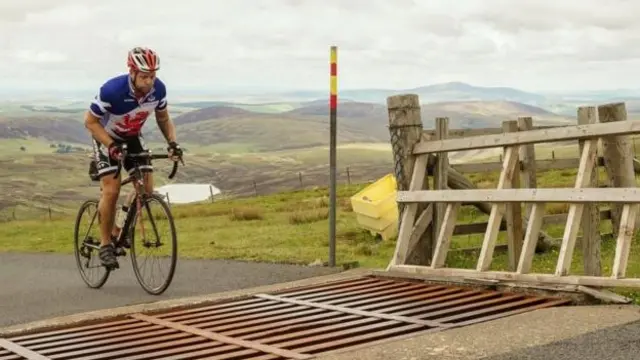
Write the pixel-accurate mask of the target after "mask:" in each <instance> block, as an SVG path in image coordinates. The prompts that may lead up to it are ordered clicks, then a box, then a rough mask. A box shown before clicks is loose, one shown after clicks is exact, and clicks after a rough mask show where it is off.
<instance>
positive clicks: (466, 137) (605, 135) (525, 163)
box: [387, 95, 640, 287]
mask: <svg viewBox="0 0 640 360" xmlns="http://www.w3.org/2000/svg"><path fill="white" fill-rule="evenodd" d="M387 104H388V107H389V114H390V116H389V120H390V127H389V128H390V131H392V135H395V138H396V139H401V140H402V136H399V134H400V135H401V132H399V131H398V130H396V129H399V128H405V127H413V128H419V130H420V131H421V126H422V122H421V120H420V118H419V116H420V112H419V101H418V97H417V96H416V95H397V96H392V97H389V98H388V99H387ZM416 109H417V110H416ZM596 110H597V111H596ZM408 117H413V119H408ZM577 118H578V124H576V125H567V126H543V127H534V126H533V125H532V120H531V118H527V117H522V118H518V120H517V121H515V120H514V121H505V122H504V123H503V127H502V129H500V132H498V130H492V129H473V130H469V131H466V130H465V131H459V132H458V133H457V134H456V133H455V131H450V130H449V129H448V119H447V118H436V126H435V130H433V132H421V134H422V135H421V136H420V137H419V138H418V139H416V138H415V136H414V137H413V138H412V139H411V141H405V143H404V144H401V145H400V146H398V144H393V145H394V158H395V159H396V162H397V163H396V169H402V168H405V169H406V168H409V169H411V172H410V173H409V174H410V177H409V176H407V174H406V173H405V174H404V176H405V179H404V181H403V182H398V195H397V201H398V206H399V207H400V209H401V210H402V211H401V218H400V228H399V233H398V242H397V245H396V251H395V253H394V256H393V258H392V260H391V262H390V264H389V267H388V269H389V270H400V271H407V272H413V273H421V274H427V275H428V274H433V275H437V276H442V275H445V276H456V277H472V278H481V279H491V280H508V281H516V282H517V281H524V282H536V283H547V284H549V283H553V284H573V285H593V286H632V287H640V279H626V278H625V274H626V267H627V261H628V257H629V247H630V243H631V239H632V237H633V235H634V230H635V220H636V218H637V216H638V206H640V205H639V204H640V189H638V188H636V185H635V176H634V175H635V174H634V173H635V171H634V170H635V169H634V167H635V168H637V167H638V166H637V163H636V162H635V161H634V159H633V155H632V151H631V145H630V142H629V141H628V139H629V137H630V135H633V134H640V121H628V120H627V118H626V109H625V104H624V103H615V104H606V105H601V106H599V107H598V108H597V109H596V107H581V108H579V109H578V112H577ZM598 121H599V122H598ZM394 131H395V132H394ZM452 133H453V134H452ZM393 138H394V136H392V139H393ZM405 140H406V139H405ZM567 141H569V142H570V141H576V143H577V145H578V149H579V153H580V157H579V159H552V160H546V161H545V160H543V161H536V160H535V153H534V151H533V145H534V144H539V143H556V142H567ZM599 142H601V144H602V148H603V152H602V156H598V154H597V151H596V149H597V147H598V143H599ZM495 147H501V148H502V149H503V156H502V162H501V163H500V164H499V166H498V165H495V164H494V163H485V164H453V165H451V167H452V168H453V169H455V170H459V171H460V172H464V173H469V172H483V171H496V170H500V176H499V179H498V184H497V188H495V189H450V188H447V185H446V184H447V173H448V172H449V171H450V170H449V160H448V156H447V153H448V152H454V151H467V150H475V149H488V148H495ZM397 149H404V151H403V152H400V151H397ZM407 149H409V150H408V151H407ZM430 156H431V157H433V156H436V163H435V166H434V167H433V169H432V170H431V172H432V174H433V178H434V186H433V189H429V181H428V177H427V173H426V171H425V169H426V167H427V164H428V162H429V161H428V160H429V157H430ZM576 165H577V167H578V171H577V174H576V180H575V184H574V186H573V187H566V188H546V189H545V188H538V186H537V180H536V173H537V170H543V169H544V170H551V169H566V168H570V167H575V166H576ZM598 166H604V167H605V169H606V171H607V174H608V175H609V179H608V180H609V181H608V183H609V184H608V186H607V187H605V188H599V187H596V181H595V180H596V176H595V175H596V173H595V169H596V168H597V167H598ZM409 178H410V181H407V180H409ZM521 182H522V183H521ZM465 203H489V204H490V211H489V219H488V221H487V222H486V223H482V224H467V225H458V224H456V220H457V214H458V211H459V209H460V207H461V206H462V205H463V204H465ZM546 203H568V204H569V211H568V213H567V214H566V215H565V214H560V216H557V217H555V218H554V222H559V221H563V220H565V221H566V224H565V229H564V234H563V237H562V243H561V248H560V254H559V257H558V261H557V264H556V269H555V272H554V273H553V274H529V273H530V271H531V264H532V261H533V256H534V250H535V248H536V243H537V241H538V240H539V235H540V232H541V228H542V226H543V225H544V224H548V223H549V221H548V219H549V217H545V216H544V215H545V214H544V205H545V204H546ZM599 203H611V204H612V207H611V210H609V211H607V212H602V211H600V210H599V209H598V207H597V205H598V204H599ZM521 204H525V205H526V206H525V211H524V214H522V213H521V210H520V209H521ZM602 219H611V222H612V224H613V229H614V230H613V231H614V234H613V235H614V237H616V238H617V240H616V241H617V243H616V244H617V247H616V251H615V258H614V263H613V274H612V276H611V277H609V278H605V277H602V276H601V275H600V274H601V265H600V260H599V247H600V235H601V234H600V233H599V230H598V224H599V223H600V221H601V220H602ZM429 227H431V229H432V231H427V229H428V228H429ZM471 228H473V229H474V230H480V231H484V239H483V243H482V248H481V250H480V254H479V257H478V263H477V266H476V268H475V269H455V268H447V267H446V259H447V254H448V252H449V249H450V247H451V239H452V237H453V236H454V235H458V234H462V233H463V231H464V232H465V233H467V231H470V229H471ZM505 228H506V231H507V235H508V252H509V271H492V270H490V268H491V264H492V260H493V253H494V249H495V246H496V240H497V237H498V233H499V232H500V231H504V230H505ZM463 229H464V230H463ZM580 229H582V230H583V237H582V241H581V243H582V250H583V253H584V254H585V255H584V256H585V261H584V267H585V275H581V276H575V275H569V269H570V265H571V262H572V257H573V252H574V249H575V246H576V242H577V238H578V236H577V235H578V231H579V230H580ZM421 248H422V249H430V250H429V252H431V254H429V255H430V256H428V259H427V261H426V262H422V263H419V264H415V262H414V264H415V265H414V264H409V263H408V261H409V259H410V257H413V258H414V259H415V258H419V257H416V256H415V253H416V252H419V251H420V250H419V249H421Z"/></svg>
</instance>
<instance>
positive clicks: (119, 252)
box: [116, 247, 127, 256]
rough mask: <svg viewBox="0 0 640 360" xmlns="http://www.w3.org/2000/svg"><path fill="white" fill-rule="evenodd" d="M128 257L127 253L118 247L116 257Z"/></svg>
mask: <svg viewBox="0 0 640 360" xmlns="http://www.w3.org/2000/svg"><path fill="white" fill-rule="evenodd" d="M125 255H127V252H126V251H125V250H124V249H123V248H121V247H117V248H116V256H125Z"/></svg>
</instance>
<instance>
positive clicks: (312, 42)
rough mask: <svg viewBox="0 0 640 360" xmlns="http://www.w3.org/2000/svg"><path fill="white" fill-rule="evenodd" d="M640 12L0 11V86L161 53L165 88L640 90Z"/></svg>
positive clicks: (372, 1)
mask: <svg viewBox="0 0 640 360" xmlns="http://www.w3.org/2000/svg"><path fill="white" fill-rule="evenodd" d="M639 10H640V3H638V2H633V1H623V0H618V1H615V0H609V1H607V2H606V6H603V1H596V0H583V1H581V2H579V3H578V2H566V1H565V2H563V1H557V0H554V1H548V0H536V1H534V0H518V1H517V2H515V1H513V0H510V1H507V0H483V1H474V0H458V1H455V2H453V1H446V0H433V1H426V0H395V1H382V0H349V1H344V0H325V1H306V0H305V1H302V0H268V1H267V0H234V1H219V0H217V1H211V0H183V1H180V2H176V1H168V0H156V1H155V2H154V3H153V6H149V5H148V3H146V2H132V1H128V0H112V1H111V2H103V1H97V0H82V1H81V0H57V1H51V0H21V1H5V2H0V49H2V51H0V76H2V79H3V85H2V87H16V88H18V87H29V88H33V89H58V88H63V89H73V88H89V89H94V88H97V87H99V86H100V84H101V83H102V82H103V81H105V80H106V79H107V78H108V77H110V76H113V75H116V74H119V73H122V72H124V71H126V69H125V66H124V65H125V58H126V51H127V50H128V49H129V48H131V47H133V46H136V45H147V46H150V47H153V48H154V49H156V50H157V51H158V52H159V53H160V55H161V59H162V66H163V68H162V70H161V73H160V76H161V78H162V79H163V80H164V81H165V82H166V83H167V84H168V85H169V89H170V90H171V89H175V90H174V91H178V89H188V88H194V87H198V88H207V89H210V90H211V91H212V92H216V91H223V90H224V89H226V88H230V87H252V86H255V87H260V88H272V89H274V90H279V89H284V88H305V89H309V88H314V89H324V88H327V87H328V72H329V66H328V61H329V47H330V46H331V45H337V46H338V59H339V60H338V69H339V70H338V72H339V75H338V84H339V88H361V87H376V88H384V87H393V88H409V87H414V86H421V85H425V84H429V83H434V82H440V81H466V82H470V83H474V84H479V85H501V86H515V87H520V88H523V89H526V90H534V91H535V90H538V89H543V90H545V89H550V90H553V89H584V88H620V87H637V85H636V83H635V79H636V78H638V75H640V70H637V69H640V47H638V46H637V43H638V41H637V40H638V38H639V37H640V32H638V31H637V30H640V25H639V23H638V22H637V21H636V20H635V18H634V16H635V14H637V13H638V12H639Z"/></svg>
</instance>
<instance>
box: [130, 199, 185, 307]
mask: <svg viewBox="0 0 640 360" xmlns="http://www.w3.org/2000/svg"><path fill="white" fill-rule="evenodd" d="M134 204H136V203H135V202H134ZM141 205H142V208H141V209H139V208H138V206H137V204H136V206H135V209H136V212H135V215H134V218H133V222H132V225H131V228H130V230H129V234H130V236H131V250H130V254H131V264H132V265H133V272H134V273H135V274H136V278H137V279H138V282H139V283H140V286H142V288H143V289H144V290H145V291H146V292H147V293H149V294H152V295H160V294H162V293H163V292H165V291H166V290H167V288H168V287H169V285H170V284H171V281H172V280H173V275H174V273H175V269H176V262H177V257H178V241H177V236H176V228H175V224H174V221H173V215H172V214H171V209H170V208H169V206H168V205H167V203H166V202H165V201H164V199H163V198H162V197H160V196H159V195H157V194H151V195H148V196H147V199H146V200H143V201H141ZM167 247H168V248H167ZM160 249H162V250H163V253H164V256H159V258H160V259H161V260H164V262H166V263H167V265H168V266H169V268H168V269H167V270H166V271H163V270H162V269H159V270H156V268H155V267H152V268H151V269H150V270H144V269H141V266H144V265H148V262H149V261H148V260H149V258H143V257H142V256H141V254H142V253H143V252H144V251H146V250H156V251H158V250H160ZM158 252H159V251H158ZM156 273H157V274H158V275H160V276H161V279H160V281H159V282H157V283H155V282H152V281H151V280H148V279H145V278H144V276H143V275H146V274H151V275H152V276H153V275H155V274H156Z"/></svg>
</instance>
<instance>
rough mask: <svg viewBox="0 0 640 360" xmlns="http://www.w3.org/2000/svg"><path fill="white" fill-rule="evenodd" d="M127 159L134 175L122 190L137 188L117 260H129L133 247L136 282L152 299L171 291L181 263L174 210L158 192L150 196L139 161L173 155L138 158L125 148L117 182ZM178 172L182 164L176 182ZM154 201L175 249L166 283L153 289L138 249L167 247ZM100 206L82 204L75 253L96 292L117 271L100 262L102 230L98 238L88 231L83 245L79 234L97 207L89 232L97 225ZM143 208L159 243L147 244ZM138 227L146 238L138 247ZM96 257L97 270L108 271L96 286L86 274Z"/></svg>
mask: <svg viewBox="0 0 640 360" xmlns="http://www.w3.org/2000/svg"><path fill="white" fill-rule="evenodd" d="M125 159H131V160H132V162H133V164H134V169H133V171H132V172H131V174H130V175H129V176H128V177H127V178H126V179H125V180H123V181H122V182H121V187H122V186H124V185H126V184H129V183H131V184H133V187H134V188H133V189H132V191H131V192H130V193H129V194H128V196H127V201H126V202H125V204H127V205H128V210H127V212H126V217H125V221H124V225H123V226H122V228H121V229H120V230H119V233H118V236H117V237H116V240H115V246H116V256H117V257H121V256H126V250H125V248H127V247H130V253H131V263H132V267H133V271H134V273H135V276H136V279H137V280H138V283H139V284H140V286H141V287H142V288H143V289H144V290H145V291H146V292H147V293H149V294H151V295H160V294H162V293H164V292H165V291H166V290H167V288H168V287H169V285H170V284H171V282H172V280H173V276H174V273H175V268H176V262H177V239H176V229H175V224H174V220H173V215H172V214H171V209H170V208H169V205H168V204H167V203H166V201H165V200H164V198H163V196H162V195H160V194H158V193H155V192H153V193H151V194H147V193H146V191H145V188H144V182H143V180H144V178H143V174H142V171H141V170H140V167H139V163H138V161H139V160H141V159H151V160H154V159H169V155H168V154H152V153H151V151H145V152H142V153H138V154H129V153H127V147H126V144H125V145H124V148H123V152H122V157H121V158H120V160H119V161H118V170H117V171H116V173H115V175H114V178H118V177H119V176H120V171H121V169H122V168H123V164H124V160H125ZM179 161H180V162H181V163H182V164H183V165H184V161H183V160H182V158H180V159H179ZM92 165H93V164H92ZM177 170H178V161H174V163H173V169H172V171H171V173H170V174H169V176H168V178H169V179H172V178H173V177H174V176H175V174H176V172H177ZM91 174H92V172H91V170H90V176H91V179H92V180H94V181H98V179H97V176H93V175H91ZM154 201H155V202H157V203H159V204H160V208H161V210H162V211H163V212H164V213H165V214H166V219H167V221H168V223H169V228H170V234H171V235H170V236H171V239H170V243H171V245H173V247H172V250H171V251H170V255H169V256H170V268H169V272H168V274H167V276H166V277H165V279H164V281H163V282H162V283H161V284H160V285H159V286H157V287H152V286H150V285H149V284H147V282H145V281H144V280H143V278H142V274H141V270H140V266H139V265H140V264H139V261H138V251H139V250H138V249H137V247H136V246H141V248H149V247H152V246H155V247H159V246H161V245H163V243H162V242H161V241H160V236H159V235H158V229H157V225H156V222H157V220H158V218H157V217H156V216H153V215H154V214H153V212H152V211H151V209H150V205H149V204H150V203H151V202H154ZM98 203H99V201H98V200H96V199H88V200H86V201H85V202H83V203H82V205H81V206H80V209H79V210H78V214H77V216H76V222H75V229H74V250H75V251H74V252H75V258H76V264H77V266H78V269H79V271H80V276H81V277H82V280H83V281H84V282H85V283H86V284H87V285H88V286H89V287H90V288H95V289H99V288H101V287H102V286H103V285H104V284H105V283H106V282H107V280H108V279H109V275H110V274H111V272H112V271H113V270H114V269H109V268H106V267H105V266H104V265H102V263H101V261H100V258H99V255H98V253H99V250H100V236H99V234H100V232H99V229H98V236H97V237H94V236H90V235H88V234H89V230H88V231H87V232H86V234H85V236H84V238H83V240H82V241H79V233H80V229H79V228H80V225H81V223H82V216H83V215H84V213H85V211H86V210H87V209H88V208H89V207H90V206H92V205H94V206H95V207H96V212H95V214H94V215H93V218H92V219H91V222H90V228H89V229H91V225H93V223H94V221H95V219H96V217H97V214H98V211H97V210H98ZM143 208H144V209H145V210H146V213H147V218H148V219H149V220H150V221H151V228H152V229H153V234H154V235H155V237H156V241H155V242H152V241H148V240H147V236H146V231H145V226H144V224H143V223H142V220H143V216H142V215H143V212H142V209H143ZM116 210H119V209H118V207H116ZM136 224H139V225H140V228H141V232H142V238H143V240H142V241H141V242H139V243H137V244H136V241H135V231H134V230H135V229H136ZM114 226H115V224H114ZM92 255H94V257H95V258H96V259H97V261H98V265H97V266H95V267H97V268H98V269H101V268H102V269H104V274H102V275H101V276H98V279H97V281H95V282H94V281H91V280H90V279H89V278H88V276H87V274H86V273H85V271H84V270H85V268H87V269H89V268H92V267H91V266H89V262H90V261H91V256H92ZM82 258H87V261H86V265H85V264H83V263H82Z"/></svg>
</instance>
